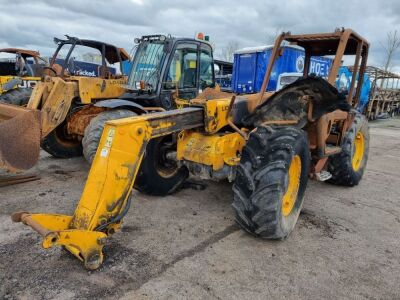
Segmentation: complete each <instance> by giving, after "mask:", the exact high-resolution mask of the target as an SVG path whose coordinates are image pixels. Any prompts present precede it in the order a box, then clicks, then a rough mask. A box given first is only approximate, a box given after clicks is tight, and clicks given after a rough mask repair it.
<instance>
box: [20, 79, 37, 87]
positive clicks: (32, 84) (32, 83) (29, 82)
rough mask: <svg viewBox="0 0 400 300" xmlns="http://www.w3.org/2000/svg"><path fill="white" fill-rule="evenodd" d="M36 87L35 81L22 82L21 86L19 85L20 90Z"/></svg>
mask: <svg viewBox="0 0 400 300" xmlns="http://www.w3.org/2000/svg"><path fill="white" fill-rule="evenodd" d="M35 85H36V81H35V80H22V82H21V84H19V85H18V87H20V88H34V87H35Z"/></svg>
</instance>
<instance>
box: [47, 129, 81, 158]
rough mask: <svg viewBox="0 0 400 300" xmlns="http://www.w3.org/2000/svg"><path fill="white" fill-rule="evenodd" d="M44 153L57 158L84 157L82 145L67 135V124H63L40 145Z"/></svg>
mask: <svg viewBox="0 0 400 300" xmlns="http://www.w3.org/2000/svg"><path fill="white" fill-rule="evenodd" d="M40 146H41V147H42V149H43V150H44V151H46V152H47V153H49V154H51V155H52V156H54V157H57V158H71V157H76V156H81V155H82V144H81V142H80V141H79V140H77V139H74V138H72V137H71V136H69V135H68V133H67V125H66V123H65V122H64V123H61V124H60V125H58V126H57V127H56V128H55V129H54V130H53V131H52V132H50V133H49V134H48V135H47V136H46V137H45V138H44V139H43V140H42V142H41V143H40Z"/></svg>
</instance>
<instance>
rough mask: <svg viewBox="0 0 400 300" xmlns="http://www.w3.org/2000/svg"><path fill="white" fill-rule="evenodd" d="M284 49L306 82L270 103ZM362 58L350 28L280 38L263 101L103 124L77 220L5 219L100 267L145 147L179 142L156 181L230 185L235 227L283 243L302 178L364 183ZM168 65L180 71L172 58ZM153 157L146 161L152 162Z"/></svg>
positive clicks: (184, 108)
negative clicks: (313, 66)
mask: <svg viewBox="0 0 400 300" xmlns="http://www.w3.org/2000/svg"><path fill="white" fill-rule="evenodd" d="M284 41H285V42H288V43H291V44H295V45H297V46H300V47H303V48H304V49H305V67H304V77H303V78H300V79H298V80H297V81H295V82H294V83H292V84H290V85H287V86H286V87H284V88H283V89H282V90H280V91H279V92H277V93H275V94H272V95H268V94H266V93H265V90H266V87H267V84H268V82H269V79H270V76H271V72H272V70H273V66H274V63H275V61H276V60H277V58H278V57H279V55H281V54H282V49H283V48H282V47H281V45H282V42H284ZM368 49H369V44H368V42H367V41H366V40H365V39H364V38H362V37H361V36H359V35H358V34H357V33H355V32H354V31H352V30H350V29H340V30H336V31H335V32H333V33H321V34H302V35H292V34H290V33H282V34H281V35H280V36H279V37H278V38H277V40H276V42H275V45H274V48H273V50H272V54H271V59H270V61H269V64H268V67H267V70H266V73H265V77H264V80H263V84H262V88H261V92H260V93H258V94H254V95H242V96H235V95H232V94H229V93H223V92H221V91H220V90H219V89H218V88H214V89H213V88H207V89H205V90H204V92H203V93H201V94H199V95H198V96H197V97H196V98H195V99H192V100H181V99H176V105H177V106H178V107H179V108H178V109H175V110H169V111H164V112H157V113H152V114H144V115H141V116H135V117H130V118H125V119H120V120H114V121H108V122H106V125H105V127H104V130H103V134H102V136H101V140H100V145H99V147H98V149H97V152H96V155H95V157H94V160H93V164H92V167H91V169H90V172H89V176H88V179H87V182H86V185H85V187H84V190H83V194H82V197H81V199H80V202H79V204H78V206H77V208H76V210H75V213H74V214H73V215H57V214H31V213H28V212H18V213H14V214H13V216H12V219H13V221H15V222H23V223H24V224H25V225H28V226H30V227H31V228H32V229H34V230H36V231H37V232H38V233H39V234H41V235H42V236H43V243H42V246H43V247H44V248H50V247H54V246H64V247H65V248H66V249H67V250H68V251H70V252H71V253H72V254H73V255H75V256H76V257H77V258H78V259H80V260H81V261H83V263H84V265H85V267H86V268H88V269H96V268H98V267H99V266H100V265H101V264H102V261H103V252H102V249H103V246H104V244H105V243H106V240H107V237H108V236H109V235H111V234H112V233H114V232H115V231H116V230H118V229H119V228H120V227H121V224H122V220H123V218H124V216H125V215H126V214H127V212H128V210H129V207H130V204H131V191H132V188H133V187H134V185H135V184H136V181H137V178H138V176H139V175H138V172H139V170H140V169H142V168H141V163H142V161H144V160H143V159H144V157H146V156H147V155H149V150H148V148H147V146H148V145H149V144H150V143H151V142H152V141H154V140H155V139H160V138H165V137H170V139H169V140H170V141H171V140H172V141H173V139H174V138H173V137H174V134H176V141H175V143H174V142H172V145H174V146H171V147H169V148H167V149H168V150H167V151H161V150H160V151H159V152H157V153H158V154H157V155H158V160H157V162H155V164H157V165H164V168H159V169H157V170H158V172H160V173H162V174H163V176H165V177H166V176H167V175H169V176H172V177H173V176H174V175H175V174H176V172H177V171H178V170H180V169H181V168H185V169H186V170H187V172H191V173H192V174H194V175H198V176H200V177H201V178H210V179H216V180H220V179H224V178H226V179H228V180H229V181H232V182H233V193H234V198H233V208H234V211H235V216H236V221H237V223H238V224H239V225H240V226H241V227H242V228H243V229H244V230H246V231H247V232H249V233H251V234H253V235H256V236H259V237H262V238H267V239H284V238H286V237H287V236H288V235H289V234H290V232H291V231H292V230H293V228H294V226H295V224H296V222H297V219H298V217H299V214H300V210H301V207H302V204H303V196H304V191H305V189H306V186H307V182H308V179H309V178H312V179H316V180H320V181H329V182H331V183H334V184H339V185H347V186H354V185H357V184H358V183H359V181H360V180H361V178H362V176H363V173H364V170H365V167H366V164H367V160H368V141H369V134H368V124H367V121H366V119H365V118H364V117H363V116H362V115H360V114H359V113H358V112H357V111H356V110H355V109H354V107H356V106H357V104H358V100H359V95H360V90H361V85H360V84H359V83H360V82H362V78H363V75H364V71H365V66H366V62H367V56H368ZM323 55H332V56H334V60H333V64H332V67H331V69H330V72H329V76H328V78H327V79H323V78H317V77H314V76H312V75H309V66H310V58H311V56H323ZM346 55H350V56H353V57H355V61H354V70H356V71H355V72H353V78H352V82H351V87H350V91H349V93H348V94H347V95H344V94H340V93H339V92H338V90H337V89H336V88H335V87H334V83H335V81H336V76H337V74H338V68H339V66H340V65H341V61H342V59H343V57H344V56H346ZM174 57H176V59H177V60H176V62H179V64H181V63H182V60H181V59H180V58H181V57H180V56H179V55H176V56H175V55H174ZM179 64H178V63H177V64H175V65H173V67H170V68H169V69H168V74H169V75H170V76H169V77H165V78H166V79H167V80H166V81H165V83H163V84H165V85H166V86H171V85H172V86H173V85H176V84H177V82H176V81H175V79H176V78H177V77H179V76H177V74H180V70H181V68H178V65H179ZM357 74H358V76H359V78H358V80H357ZM179 83H180V81H179ZM161 148H162V147H160V149H161ZM153 150H154V149H153ZM153 152H154V151H153ZM153 152H151V154H150V155H152V156H154V157H157V156H156V155H155V154H154V153H153ZM166 161H173V162H174V166H175V168H167V165H166V164H165V162H166ZM160 162H164V164H160ZM171 165H172V163H171ZM142 171H143V170H142ZM149 180H154V179H152V178H150V179H149ZM164 184H167V183H165V182H164ZM174 184H175V185H176V184H177V182H175V183H174ZM170 185H171V186H169V189H172V188H174V187H173V186H172V185H173V183H170ZM160 189H164V187H160ZM169 189H167V188H165V189H164V190H163V191H162V192H166V191H168V190H169Z"/></svg>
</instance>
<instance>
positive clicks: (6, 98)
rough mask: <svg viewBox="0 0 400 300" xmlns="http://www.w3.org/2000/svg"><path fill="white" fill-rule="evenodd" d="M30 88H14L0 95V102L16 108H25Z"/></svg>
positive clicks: (29, 95) (30, 91) (30, 92)
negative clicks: (16, 106)
mask: <svg viewBox="0 0 400 300" xmlns="http://www.w3.org/2000/svg"><path fill="white" fill-rule="evenodd" d="M32 90H33V89H31V88H16V89H12V90H9V91H7V92H5V93H4V94H2V95H0V102H5V103H8V104H14V105H18V106H26V105H27V104H28V102H29V99H30V97H31V94H32Z"/></svg>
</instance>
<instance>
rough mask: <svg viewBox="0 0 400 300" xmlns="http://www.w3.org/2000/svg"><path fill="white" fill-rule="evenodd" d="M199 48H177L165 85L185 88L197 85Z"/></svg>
mask: <svg viewBox="0 0 400 300" xmlns="http://www.w3.org/2000/svg"><path fill="white" fill-rule="evenodd" d="M196 83H197V50H196V49H190V48H182V49H179V48H178V49H176V50H175V53H174V56H173V58H172V61H171V64H170V66H169V70H168V73H167V77H166V80H165V84H164V87H165V88H166V89H175V88H177V87H178V88H179V89H183V88H196V87H197V84H196Z"/></svg>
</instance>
